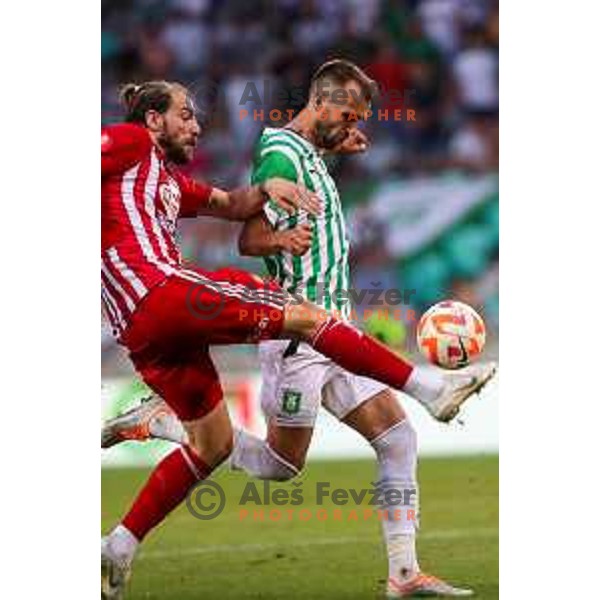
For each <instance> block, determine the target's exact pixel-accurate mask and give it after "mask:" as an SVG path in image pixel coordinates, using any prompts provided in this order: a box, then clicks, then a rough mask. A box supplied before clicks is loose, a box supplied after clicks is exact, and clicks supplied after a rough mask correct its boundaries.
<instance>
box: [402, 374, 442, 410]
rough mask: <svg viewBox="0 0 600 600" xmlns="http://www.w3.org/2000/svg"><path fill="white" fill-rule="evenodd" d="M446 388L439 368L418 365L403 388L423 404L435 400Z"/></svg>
mask: <svg viewBox="0 0 600 600" xmlns="http://www.w3.org/2000/svg"><path fill="white" fill-rule="evenodd" d="M443 390H444V378H443V377H442V375H441V373H440V372H439V370H438V369H433V368H431V367H423V366H416V367H415V368H414V369H413V370H412V373H411V374H410V376H409V378H408V380H407V382H406V383H405V384H404V387H403V388H402V391H403V392H406V393H407V394H408V395H409V396H412V397H413V398H415V399H416V400H418V401H419V402H420V403H421V404H425V405H427V404H429V403H430V402H433V401H435V400H436V399H437V398H438V397H439V395H440V394H441V393H442V392H443Z"/></svg>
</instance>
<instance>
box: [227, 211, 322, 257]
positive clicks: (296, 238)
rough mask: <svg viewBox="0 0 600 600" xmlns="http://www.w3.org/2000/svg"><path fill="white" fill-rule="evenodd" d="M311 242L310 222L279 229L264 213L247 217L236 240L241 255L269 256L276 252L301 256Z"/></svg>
mask: <svg viewBox="0 0 600 600" xmlns="http://www.w3.org/2000/svg"><path fill="white" fill-rule="evenodd" d="M311 244H312V227H311V225H310V223H301V224H299V225H297V226H296V227H294V228H293V229H286V230H283V231H279V230H276V229H274V228H273V226H272V225H271V223H269V220H268V219H267V217H266V216H265V215H264V214H260V215H256V216H254V217H252V218H251V219H248V220H247V221H246V222H245V223H244V227H243V228H242V232H241V233H240V237H239V240H238V248H239V252H240V254H241V255H242V256H270V255H272V254H277V253H278V252H289V253H290V254H293V255H294V256H301V255H302V254H305V253H306V252H307V251H308V250H309V249H310V247H311Z"/></svg>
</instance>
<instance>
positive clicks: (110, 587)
mask: <svg viewBox="0 0 600 600" xmlns="http://www.w3.org/2000/svg"><path fill="white" fill-rule="evenodd" d="M130 574H131V565H130V563H129V562H128V561H127V560H126V559H125V558H124V557H119V556H117V555H116V553H115V552H114V551H113V550H112V549H111V547H110V543H109V539H108V537H104V538H102V549H101V584H102V594H101V598H102V600H122V598H123V592H124V590H125V586H126V584H127V581H128V579H129V576H130Z"/></svg>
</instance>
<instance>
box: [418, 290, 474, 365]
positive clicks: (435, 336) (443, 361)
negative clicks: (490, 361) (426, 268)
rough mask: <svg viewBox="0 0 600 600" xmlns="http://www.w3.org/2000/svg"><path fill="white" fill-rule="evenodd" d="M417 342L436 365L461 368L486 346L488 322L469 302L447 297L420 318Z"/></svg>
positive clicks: (424, 353) (420, 348) (423, 352)
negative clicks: (486, 325) (486, 324)
mask: <svg viewBox="0 0 600 600" xmlns="http://www.w3.org/2000/svg"><path fill="white" fill-rule="evenodd" d="M417 345H418V346H419V350H420V351H421V353H422V354H423V355H424V356H425V357H426V358H427V359H428V360H429V361H430V362H432V363H433V364H435V365H438V366H439V367H442V368H444V369H460V368H461V367H465V366H467V365H468V364H469V363H471V362H473V361H474V360H475V359H476V358H477V357H478V356H479V355H480V354H481V351H482V350H483V347H484V346H485V323H484V322H483V319H482V318H481V317H480V316H479V314H477V312H476V311H475V310H474V309H472V308H471V307H470V306H468V305H467V304H464V303H463V302H457V301H456V300H444V301H443V302H438V304H435V305H433V306H432V307H431V308H430V309H429V310H428V311H427V312H426V313H425V314H424V315H423V316H422V317H421V319H420V320H419V324H418V326H417Z"/></svg>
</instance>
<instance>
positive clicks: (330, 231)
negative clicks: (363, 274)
mask: <svg viewBox="0 0 600 600" xmlns="http://www.w3.org/2000/svg"><path fill="white" fill-rule="evenodd" d="M273 177H281V178H283V179H288V180H290V181H294V182H298V183H301V184H303V185H304V186H305V187H307V188H308V189H309V190H311V191H313V192H315V193H317V194H318V195H319V196H320V198H321V200H322V201H323V208H324V210H323V212H322V213H321V214H320V215H319V216H317V217H315V216H313V215H309V214H307V213H306V212H305V211H300V212H299V213H298V214H297V215H293V216H290V215H288V214H286V213H285V212H284V211H283V210H281V209H280V208H279V207H278V206H276V205H275V204H274V203H272V202H268V203H267V204H265V209H264V212H265V215H266V217H267V219H268V220H269V222H270V223H271V224H272V225H273V227H275V228H276V229H282V230H284V229H291V228H293V227H295V226H296V224H297V223H298V222H302V221H305V220H310V221H311V222H312V223H313V241H312V247H311V249H310V250H309V251H308V252H307V253H306V254H304V256H293V255H292V254H290V253H288V252H280V253H278V254H276V255H274V256H269V257H266V258H265V262H266V264H267V268H268V270H269V273H270V274H271V275H272V276H273V277H275V278H276V279H277V281H278V282H279V284H280V285H281V286H282V287H283V288H284V289H285V290H287V291H289V292H290V293H293V294H294V295H300V296H302V297H304V298H306V299H308V300H310V301H312V302H314V303H316V304H317V305H318V306H320V307H321V308H323V309H325V310H327V311H328V312H335V313H336V314H337V315H338V316H341V317H342V318H349V315H350V309H351V306H350V301H349V300H348V290H349V288H350V270H349V266H348V250H349V243H348V236H347V233H346V225H345V223H344V215H343V213H342V207H341V203H340V197H339V194H338V191H337V187H336V185H335V182H334V181H333V179H332V177H331V175H330V174H329V171H328V170H327V166H326V164H325V162H324V161H323V159H322V157H321V154H320V152H319V150H318V149H317V148H316V147H315V146H313V144H311V143H310V142H309V141H308V140H306V139H305V138H303V137H302V136H301V135H299V134H297V133H295V132H293V131H291V130H289V129H275V128H271V127H267V128H266V129H265V130H264V131H263V133H262V135H261V137H260V139H259V141H258V144H257V146H256V150H255V155H254V160H253V165H252V183H254V184H256V183H261V182H263V181H265V180H267V179H270V178H273ZM336 290H343V293H340V294H339V295H338V294H336Z"/></svg>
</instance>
